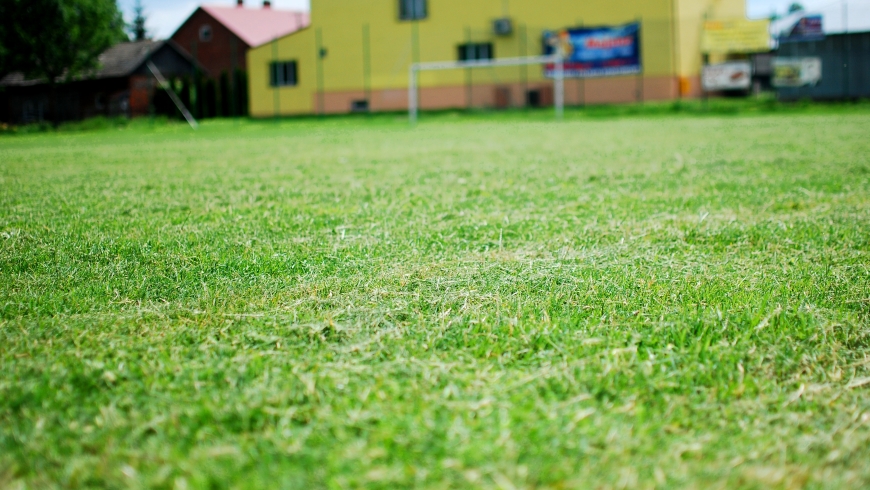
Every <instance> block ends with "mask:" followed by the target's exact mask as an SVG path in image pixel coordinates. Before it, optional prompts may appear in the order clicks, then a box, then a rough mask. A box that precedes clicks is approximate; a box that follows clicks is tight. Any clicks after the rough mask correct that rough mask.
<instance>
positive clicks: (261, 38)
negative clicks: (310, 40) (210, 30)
mask: <svg viewBox="0 0 870 490" xmlns="http://www.w3.org/2000/svg"><path fill="white" fill-rule="evenodd" d="M201 8H202V9H203V10H205V11H206V12H208V14H209V15H211V16H212V17H214V18H215V19H216V20H217V21H218V22H220V23H221V24H223V25H224V26H225V27H226V28H227V29H229V30H231V31H233V34H235V35H236V36H239V39H241V40H242V41H244V42H245V43H246V44H247V45H248V46H250V47H252V48H253V47H255V46H259V45H261V44H265V43H267V42H269V41H271V40H273V39H275V38H277V37H282V36H286V35H287V34H290V33H293V32H296V31H298V30H299V29H302V28H304V27H308V24H309V22H310V17H309V15H308V12H298V11H293V10H277V9H273V8H264V7H257V8H247V7H223V6H216V5H203V6H202V7H201Z"/></svg>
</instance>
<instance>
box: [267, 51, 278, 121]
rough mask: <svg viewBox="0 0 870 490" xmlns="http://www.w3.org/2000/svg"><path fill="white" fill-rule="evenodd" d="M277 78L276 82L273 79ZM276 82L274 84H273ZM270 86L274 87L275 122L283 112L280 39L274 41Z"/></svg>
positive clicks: (270, 66)
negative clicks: (279, 81) (279, 69)
mask: <svg viewBox="0 0 870 490" xmlns="http://www.w3.org/2000/svg"><path fill="white" fill-rule="evenodd" d="M273 76H274V77H275V78H274V80H273V79H272V77H273ZM273 82H274V83H273ZM269 85H272V103H273V104H274V106H273V109H274V111H275V113H274V116H275V120H276V121H277V120H278V115H279V114H280V112H281V92H280V90H279V88H278V38H277V37H276V38H274V39H272V63H271V64H270V65H269Z"/></svg>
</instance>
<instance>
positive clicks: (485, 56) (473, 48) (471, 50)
mask: <svg viewBox="0 0 870 490" xmlns="http://www.w3.org/2000/svg"><path fill="white" fill-rule="evenodd" d="M457 51H458V53H459V61H479V60H491V59H493V58H494V56H493V48H492V43H468V44H460V45H459V46H458V49H457Z"/></svg>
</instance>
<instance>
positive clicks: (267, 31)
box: [170, 0, 310, 78]
mask: <svg viewBox="0 0 870 490" xmlns="http://www.w3.org/2000/svg"><path fill="white" fill-rule="evenodd" d="M309 22H310V20H309V15H308V12H301V11H293V10H279V9H273V8H272V5H271V2H270V0H264V1H263V4H262V6H258V7H246V6H245V5H244V0H237V4H236V6H235V7H224V6H215V5H202V6H200V7H199V8H197V9H196V11H194V12H193V14H191V15H190V17H188V18H187V20H185V21H184V23H182V24H181V27H179V28H178V30H176V31H175V34H173V35H172V37H171V38H170V39H172V41H174V42H175V43H176V44H177V45H178V46H180V47H181V48H182V49H184V50H185V51H187V52H188V53H189V54H190V55H191V57H192V58H193V59H195V60H196V61H197V63H198V64H199V66H201V67H203V68H204V69H205V71H206V76H207V77H209V78H217V77H219V76H221V75H222V74H224V73H227V74H229V73H233V72H235V71H237V70H241V71H246V68H247V67H246V55H247V52H248V50H249V49H250V48H253V47H256V46H259V45H261V44H265V43H267V42H269V41H272V40H273V39H275V38H279V37H282V36H286V35H288V34H291V33H293V32H296V31H298V30H300V29H303V28H305V27H307V26H308V24H309Z"/></svg>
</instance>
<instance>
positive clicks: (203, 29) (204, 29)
mask: <svg viewBox="0 0 870 490" xmlns="http://www.w3.org/2000/svg"><path fill="white" fill-rule="evenodd" d="M199 40H200V41H202V42H204V43H207V42H209V41H211V26H210V25H208V24H204V25H202V26H200V27H199Z"/></svg>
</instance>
